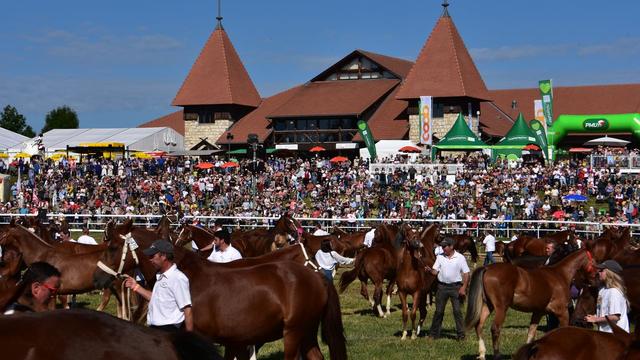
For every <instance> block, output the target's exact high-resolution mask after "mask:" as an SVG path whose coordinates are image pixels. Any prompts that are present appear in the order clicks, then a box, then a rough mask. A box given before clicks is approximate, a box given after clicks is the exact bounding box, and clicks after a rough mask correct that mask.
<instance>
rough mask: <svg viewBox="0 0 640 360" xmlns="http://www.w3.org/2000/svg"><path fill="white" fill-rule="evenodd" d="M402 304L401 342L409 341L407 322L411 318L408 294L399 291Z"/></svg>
mask: <svg viewBox="0 0 640 360" xmlns="http://www.w3.org/2000/svg"><path fill="white" fill-rule="evenodd" d="M398 296H399V297H400V302H401V303H402V338H401V339H400V340H406V339H407V320H408V318H409V307H408V306H407V294H405V293H404V291H398Z"/></svg>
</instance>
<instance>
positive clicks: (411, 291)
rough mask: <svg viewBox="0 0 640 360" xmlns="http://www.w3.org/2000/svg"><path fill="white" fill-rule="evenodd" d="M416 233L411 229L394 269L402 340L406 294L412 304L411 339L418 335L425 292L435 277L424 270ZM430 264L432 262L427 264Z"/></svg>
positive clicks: (423, 309)
mask: <svg viewBox="0 0 640 360" xmlns="http://www.w3.org/2000/svg"><path fill="white" fill-rule="evenodd" d="M427 251H429V252H432V250H431V249H425V248H424V246H423V245H422V243H421V242H420V239H418V233H417V232H416V231H412V232H411V233H410V235H409V236H408V238H407V239H405V242H404V245H403V247H402V249H401V250H400V252H399V254H398V268H397V270H396V284H397V285H398V296H399V297H400V302H401V303H402V340H405V339H406V337H407V320H408V317H409V308H408V305H407V295H411V297H412V299H413V304H412V306H411V314H410V315H411V339H416V338H417V337H418V336H419V335H420V329H421V328H422V324H423V323H424V319H425V318H426V317H427V306H426V298H427V296H426V293H427V289H429V288H430V287H431V284H432V283H433V281H434V279H435V277H434V276H433V275H431V273H427V272H426V271H425V270H424V267H425V265H427V264H426V263H425V260H426V259H427V257H426V256H425V255H426V252H427ZM429 265H430V266H432V265H433V263H430V264H429ZM418 309H419V310H420V319H419V321H418V327H417V329H416V324H415V322H416V311H417V310H418Z"/></svg>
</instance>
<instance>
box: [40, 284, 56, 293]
mask: <svg viewBox="0 0 640 360" xmlns="http://www.w3.org/2000/svg"><path fill="white" fill-rule="evenodd" d="M40 285H42V286H43V287H44V288H45V289H47V290H49V292H50V293H51V295H55V294H57V293H58V290H59V289H58V288H57V287H53V286H51V285H48V284H46V283H40Z"/></svg>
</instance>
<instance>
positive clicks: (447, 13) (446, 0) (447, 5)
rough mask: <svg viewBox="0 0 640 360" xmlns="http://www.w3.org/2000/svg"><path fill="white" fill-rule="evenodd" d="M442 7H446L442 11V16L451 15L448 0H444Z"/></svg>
mask: <svg viewBox="0 0 640 360" xmlns="http://www.w3.org/2000/svg"><path fill="white" fill-rule="evenodd" d="M442 7H443V8H444V11H443V12H442V17H449V11H448V10H447V8H448V7H449V3H448V0H444V2H443V3H442Z"/></svg>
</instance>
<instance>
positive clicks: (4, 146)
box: [0, 128, 29, 151]
mask: <svg viewBox="0 0 640 360" xmlns="http://www.w3.org/2000/svg"><path fill="white" fill-rule="evenodd" d="M27 140H29V138H28V137H26V136H23V135H20V134H18V133H15V132H13V131H11V130H7V129H5V128H0V151H7V150H8V149H12V148H14V147H15V146H16V145H18V144H21V143H23V142H25V141H27Z"/></svg>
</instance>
